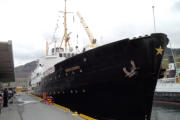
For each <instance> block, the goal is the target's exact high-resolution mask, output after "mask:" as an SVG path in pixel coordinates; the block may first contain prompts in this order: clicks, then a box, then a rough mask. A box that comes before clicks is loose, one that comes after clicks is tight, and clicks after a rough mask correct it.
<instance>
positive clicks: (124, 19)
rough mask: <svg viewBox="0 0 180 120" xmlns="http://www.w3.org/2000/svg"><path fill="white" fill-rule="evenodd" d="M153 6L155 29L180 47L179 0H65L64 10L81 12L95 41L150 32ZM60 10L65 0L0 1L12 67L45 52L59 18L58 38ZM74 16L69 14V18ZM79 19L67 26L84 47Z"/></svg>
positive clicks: (1, 34)
mask: <svg viewBox="0 0 180 120" xmlns="http://www.w3.org/2000/svg"><path fill="white" fill-rule="evenodd" d="M152 4H155V17H156V29H157V32H163V33H166V34H167V35H168V37H169V39H170V41H171V44H172V47H175V48H180V1H179V0H156V1H155V0H154V1H152V0H67V8H68V11H70V12H76V11H79V12H80V13H81V15H82V16H83V18H84V19H85V21H86V23H87V24H88V26H89V28H90V30H91V31H92V33H93V35H94V37H95V38H96V39H97V43H98V44H99V45H103V44H106V43H109V42H113V41H116V40H120V39H124V38H132V37H135V36H136V37H138V36H142V35H146V34H148V35H149V34H151V33H152V32H154V28H153V14H152ZM63 9H64V0H0V41H8V40H12V42H13V50H14V51H13V52H14V63H15V66H18V65H22V64H25V63H27V62H30V61H32V60H36V59H37V58H38V57H41V56H44V55H45V44H46V40H48V41H51V40H52V36H53V34H54V29H55V28H56V24H57V19H58V18H60V19H59V24H60V29H59V32H58V33H59V34H58V33H56V36H57V38H58V40H59V39H60V38H61V37H62V33H63V27H62V25H63V15H62V14H61V13H58V11H62V10H63ZM73 15H74V14H69V15H68V16H67V18H68V22H70V21H71V22H72V21H73V17H72V16H73ZM58 16H59V17H58ZM78 22H79V21H78V19H77V18H75V23H77V25H72V23H69V24H70V26H69V27H72V26H73V29H70V28H69V30H71V31H70V32H73V31H72V30H75V31H76V32H75V33H78V32H79V33H78V35H80V36H82V37H81V39H79V40H78V43H79V44H80V45H81V46H83V45H86V44H88V43H89V39H88V37H87V35H86V33H85V31H84V29H83V27H82V25H81V24H78ZM72 36H73V35H72ZM82 39H83V40H82ZM73 40H74V42H75V43H76V42H77V40H76V38H74V39H73V38H72V39H71V41H73ZM73 44H74V43H73Z"/></svg>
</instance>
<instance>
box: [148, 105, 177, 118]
mask: <svg viewBox="0 0 180 120" xmlns="http://www.w3.org/2000/svg"><path fill="white" fill-rule="evenodd" d="M151 120H180V105H172V104H165V103H164V104H163V103H154V104H153V109H152V115H151Z"/></svg>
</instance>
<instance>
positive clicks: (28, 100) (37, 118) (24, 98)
mask: <svg viewBox="0 0 180 120" xmlns="http://www.w3.org/2000/svg"><path fill="white" fill-rule="evenodd" d="M13 101H14V102H13V103H11V104H10V103H9V106H8V107H7V108H3V109H2V113H1V114H0V120H85V118H82V116H80V115H79V114H75V113H73V112H70V111H68V110H65V109H62V108H60V106H59V105H56V104H54V105H48V104H45V103H44V102H41V99H39V98H37V97H35V96H32V95H27V94H24V93H21V94H19V95H18V96H17V95H16V96H15V98H14V100H13Z"/></svg>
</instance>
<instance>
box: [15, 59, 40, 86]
mask: <svg viewBox="0 0 180 120" xmlns="http://www.w3.org/2000/svg"><path fill="white" fill-rule="evenodd" d="M36 66H37V61H32V62H29V63H26V64H25V65H21V66H18V67H15V69H14V71H15V81H16V86H26V85H28V80H29V78H30V75H31V72H33V71H34V69H35V68H36Z"/></svg>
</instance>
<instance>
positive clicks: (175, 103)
mask: <svg viewBox="0 0 180 120" xmlns="http://www.w3.org/2000/svg"><path fill="white" fill-rule="evenodd" d="M153 102H154V103H163V104H173V105H180V103H179V102H167V101H159V100H153Z"/></svg>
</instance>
